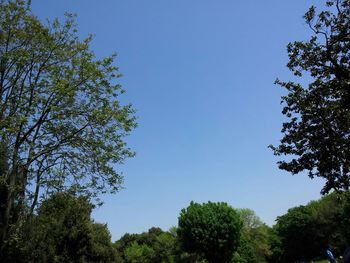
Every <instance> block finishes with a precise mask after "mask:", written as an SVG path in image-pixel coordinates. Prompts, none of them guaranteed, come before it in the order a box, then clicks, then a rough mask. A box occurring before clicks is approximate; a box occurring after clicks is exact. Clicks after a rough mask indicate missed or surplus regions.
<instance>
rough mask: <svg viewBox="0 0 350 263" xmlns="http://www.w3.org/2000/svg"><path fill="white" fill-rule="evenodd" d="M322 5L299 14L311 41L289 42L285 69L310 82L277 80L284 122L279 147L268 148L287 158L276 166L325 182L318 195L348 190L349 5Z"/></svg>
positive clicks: (343, 0) (337, 1)
mask: <svg viewBox="0 0 350 263" xmlns="http://www.w3.org/2000/svg"><path fill="white" fill-rule="evenodd" d="M326 5H327V10H326V11H322V12H319V13H318V14H317V13H316V8H315V7H314V6H312V7H311V8H310V9H309V11H308V12H307V13H306V14H305V16H304V19H305V21H306V23H307V25H308V26H309V27H310V29H311V30H312V32H313V36H312V37H311V39H310V40H309V41H305V42H303V41H296V42H294V43H289V44H288V55H289V62H288V68H289V69H290V70H291V72H292V73H293V74H294V75H295V76H297V77H303V76H305V77H306V79H311V82H310V84H309V85H307V86H306V85H302V84H299V83H296V82H292V81H288V82H283V81H280V80H277V81H276V83H277V84H279V85H280V86H282V87H284V88H285V89H286V90H287V95H285V96H283V97H282V103H283V104H284V108H283V111H282V113H283V114H284V115H285V116H286V117H287V119H288V121H286V122H285V123H283V128H282V133H283V138H282V139H281V143H280V145H279V146H270V147H271V148H272V149H273V151H274V154H275V155H278V156H280V155H287V156H289V157H291V158H290V159H288V160H283V161H279V168H281V169H283V170H286V171H288V172H291V173H292V174H298V173H300V172H302V171H308V175H309V177H311V178H314V177H315V176H316V177H322V178H324V179H326V183H325V185H324V187H323V189H322V193H323V194H325V193H328V192H329V191H330V190H331V189H335V190H348V189H349V186H350V69H349V68H350V26H349V24H350V1H349V0H330V1H327V2H326Z"/></svg>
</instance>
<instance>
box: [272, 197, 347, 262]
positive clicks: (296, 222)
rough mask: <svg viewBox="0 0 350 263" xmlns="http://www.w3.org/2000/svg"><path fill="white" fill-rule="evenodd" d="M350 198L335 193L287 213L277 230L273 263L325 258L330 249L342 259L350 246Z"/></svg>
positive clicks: (279, 221)
mask: <svg viewBox="0 0 350 263" xmlns="http://www.w3.org/2000/svg"><path fill="white" fill-rule="evenodd" d="M349 203H350V195H349V193H348V192H345V193H343V194H337V193H332V194H330V195H327V196H325V197H323V198H322V199H320V200H318V201H312V202H310V203H309V204H307V205H306V206H298V207H294V208H291V209H289V210H288V212H287V213H286V214H285V215H282V216H280V217H278V218H277V224H276V225H275V226H274V231H275V233H274V234H275V236H274V237H273V238H274V240H273V243H271V246H273V248H274V250H275V254H274V259H275V260H274V261H273V262H295V261H297V260H311V259H314V258H318V257H319V258H324V257H325V251H326V249H327V248H328V247H331V248H332V250H333V252H334V253H335V254H336V255H338V256H340V255H342V253H343V252H344V250H345V248H346V247H347V246H349V244H350V236H349V231H348V228H349V227H348V226H349V225H348V224H349V220H350V214H349V210H348V206H349Z"/></svg>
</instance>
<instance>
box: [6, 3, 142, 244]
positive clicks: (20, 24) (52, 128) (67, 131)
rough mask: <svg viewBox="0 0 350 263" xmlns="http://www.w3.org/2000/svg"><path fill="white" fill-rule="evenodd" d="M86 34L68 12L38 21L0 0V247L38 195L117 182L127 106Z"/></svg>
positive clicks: (96, 189) (128, 121)
mask: <svg viewBox="0 0 350 263" xmlns="http://www.w3.org/2000/svg"><path fill="white" fill-rule="evenodd" d="M90 41H91V37H88V38H87V39H84V40H82V41H81V40H79V38H78V34H77V30H76V27H75V24H74V17H73V16H72V15H67V20H66V21H65V22H64V23H63V24H61V23H60V22H59V21H58V20H55V21H52V22H48V23H47V24H43V23H42V22H41V21H40V20H39V19H38V18H37V17H35V16H34V15H33V14H32V13H31V11H30V8H29V6H28V5H27V4H26V3H25V2H24V1H23V0H0V149H1V150H0V152H1V157H2V159H1V162H2V164H1V169H0V172H1V174H0V191H1V193H0V196H1V197H2V198H1V199H0V212H1V214H0V246H1V248H2V247H3V245H4V244H5V241H6V240H7V238H8V236H9V235H10V232H11V227H10V226H12V228H13V226H16V225H18V224H19V222H20V220H21V219H23V218H24V217H25V216H26V215H27V214H33V213H34V211H35V208H36V207H37V205H38V203H39V201H40V198H41V197H43V198H46V197H47V196H49V195H51V194H52V193H54V192H57V191H63V190H67V189H70V190H71V191H72V192H79V193H84V194H86V195H89V196H93V197H96V196H97V194H99V193H105V192H107V191H108V192H116V191H118V190H119V189H120V185H121V183H122V176H121V175H120V174H119V173H118V172H117V170H116V165H118V164H122V163H123V161H124V160H125V158H127V157H131V156H133V155H134V153H133V152H132V151H131V150H130V149H129V148H127V146H126V143H125V142H124V141H123V138H124V137H125V136H126V135H128V134H129V132H130V131H131V130H132V129H133V128H134V127H135V125H136V124H135V117H134V116H133V112H134V111H133V109H132V107H131V106H130V105H126V106H123V105H121V103H120V102H119V95H120V94H121V93H123V90H122V89H121V87H120V85H119V84H117V83H116V82H115V80H116V79H117V78H118V77H120V74H119V73H118V68H117V67H115V66H114V65H113V61H114V58H115V56H111V57H107V58H104V59H101V60H97V59H96V58H95V55H94V53H93V52H92V51H91V50H90V48H89V45H90ZM4 159H5V160H4ZM5 168H6V169H5Z"/></svg>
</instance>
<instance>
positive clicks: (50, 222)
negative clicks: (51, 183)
mask: <svg viewBox="0 0 350 263" xmlns="http://www.w3.org/2000/svg"><path fill="white" fill-rule="evenodd" d="M92 208H93V205H92V204H91V203H90V202H89V200H88V198H86V197H76V196H72V195H71V194H69V193H57V194H54V195H52V196H51V197H50V198H49V199H47V200H45V201H44V202H43V203H42V205H41V206H40V208H39V211H38V214H37V215H35V216H32V217H29V218H28V219H27V220H26V221H25V222H23V224H22V226H21V228H20V229H19V231H20V235H19V236H18V237H17V240H15V241H16V243H14V242H13V244H11V245H10V246H7V247H6V253H4V254H3V257H2V259H3V260H5V261H6V262H18V263H21V262H29V263H30V262H81V263H83V262H96V263H97V262H114V261H115V256H116V253H115V250H114V248H113V246H112V242H111V235H110V233H109V231H108V229H107V226H106V225H104V224H99V223H95V222H93V221H92V220H91V211H92Z"/></svg>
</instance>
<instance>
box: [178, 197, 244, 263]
mask: <svg viewBox="0 0 350 263" xmlns="http://www.w3.org/2000/svg"><path fill="white" fill-rule="evenodd" d="M241 229H242V220H241V218H240V216H239V214H238V213H237V212H236V211H235V210H234V209H233V208H232V207H231V206H229V205H227V204H226V203H222V202H221V203H213V202H208V203H204V204H198V203H194V202H191V204H190V205H189V206H188V207H187V208H186V209H183V210H182V211H181V213H180V216H179V226H178V230H177V233H178V237H179V239H180V242H181V244H182V248H183V249H184V251H188V252H190V253H196V254H198V255H199V256H202V257H203V258H204V259H206V260H207V261H208V262H209V263H214V262H215V263H227V262H230V260H231V259H232V256H233V253H234V251H235V250H236V249H237V248H238V245H239V241H240V236H241Z"/></svg>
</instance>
